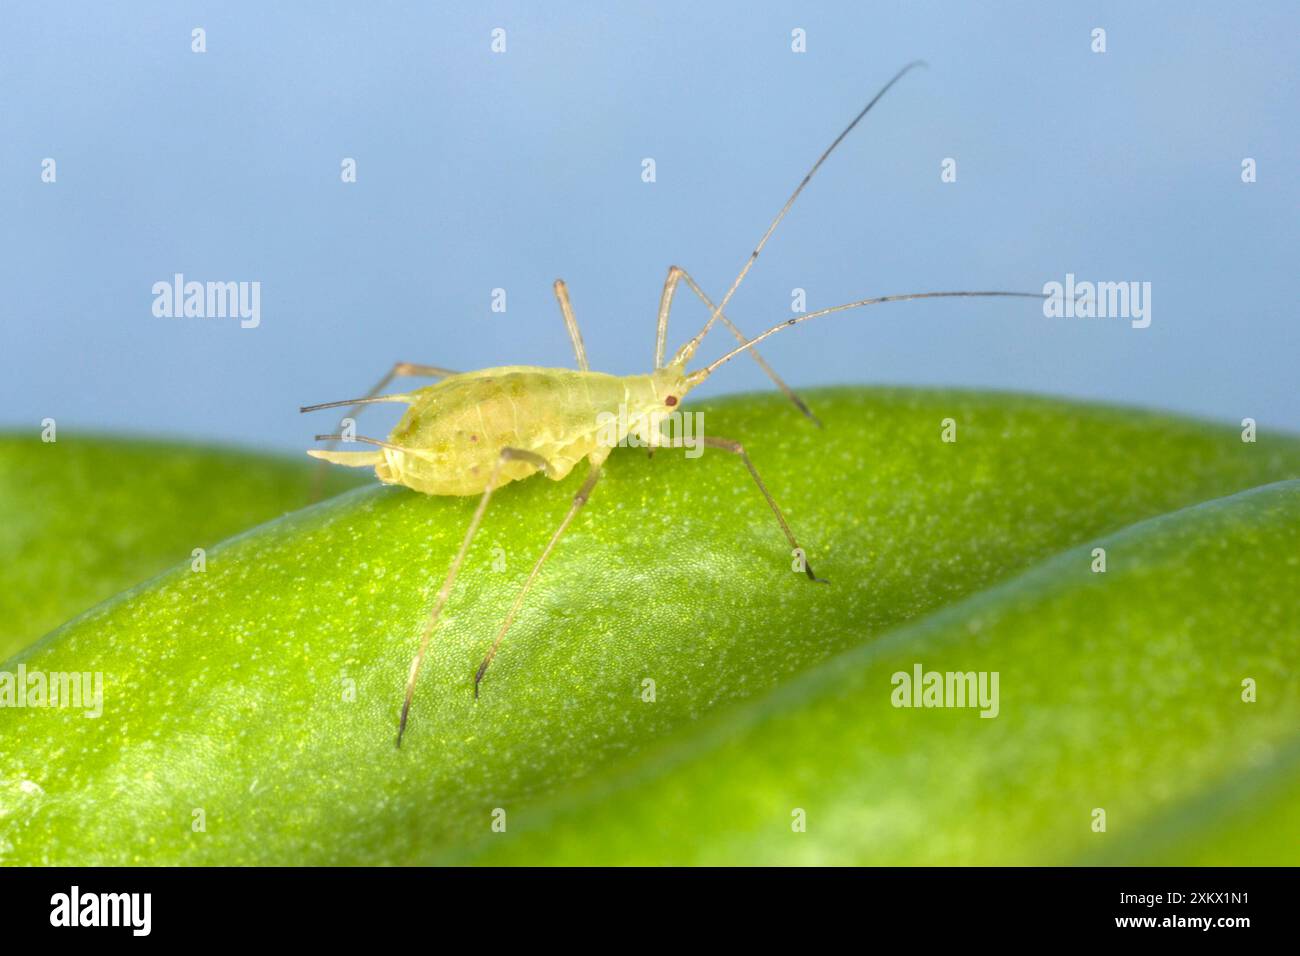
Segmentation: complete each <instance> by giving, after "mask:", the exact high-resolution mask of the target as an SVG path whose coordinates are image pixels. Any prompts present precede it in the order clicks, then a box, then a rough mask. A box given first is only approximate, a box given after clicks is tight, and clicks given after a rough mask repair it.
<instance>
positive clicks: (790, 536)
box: [702, 435, 830, 584]
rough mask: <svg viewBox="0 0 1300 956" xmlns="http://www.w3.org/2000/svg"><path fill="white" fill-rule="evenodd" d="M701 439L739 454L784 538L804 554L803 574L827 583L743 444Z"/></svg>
mask: <svg viewBox="0 0 1300 956" xmlns="http://www.w3.org/2000/svg"><path fill="white" fill-rule="evenodd" d="M702 440H703V442H704V444H706V445H708V446H709V447H710V448H720V449H722V450H723V451H729V452H731V453H732V454H733V455H739V456H740V460H741V461H743V462H744V463H745V467H746V468H748V469H749V473H750V474H751V475H753V476H754V483H755V484H756V485H758V490H759V491H761V492H762V493H763V497H764V498H766V499H767V503H768V506H769V507H771V509H772V514H774V515H776V520H777V523H778V524H780V525H781V530H782V531H783V532H784V533H785V537H786V540H787V541H789V542H790V547H791V548H794V549H795V550H796V551H798V552H799V553H800V554H802V555H804V565H803V570H804V574H806V575H808V580H810V581H816V582H817V583H818V584H829V583H830V582H829V581H827V580H825V579H824V578H819V577H817V575H815V574H813V569H812V565H811V564H809V563H808V559H807V552H806V551H804V549H803V548H801V547H800V546H799V542H798V541H796V540H795V538H794V532H793V531H791V530H790V525H789V523H788V522H787V521H786V520H785V515H783V514H782V513H781V508H780V506H778V505H777V503H776V499H775V498H773V497H772V493H771V492H770V491H768V490H767V485H765V484H763V479H762V478H761V477H759V474H758V469H757V468H755V467H754V463H753V462H752V461H750V460H749V455H748V454H746V453H745V446H744V445H742V444H741V443H740V442H738V441H732V440H731V439H730V438H717V437H715V436H713V435H704V436H702Z"/></svg>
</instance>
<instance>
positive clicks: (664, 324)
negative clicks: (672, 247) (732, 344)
mask: <svg viewBox="0 0 1300 956" xmlns="http://www.w3.org/2000/svg"><path fill="white" fill-rule="evenodd" d="M679 279H682V280H685V282H686V284H687V285H688V286H689V287H690V289H691V291H692V292H694V293H695V295H696V297H697V298H698V299H699V300H700V301H701V302H703V303H704V306H705V308H707V309H708V310H709V313H710V318H709V321H708V323H707V324H706V325H705V326H704V331H705V333H707V332H708V330H709V328H710V327H711V326H712V325H713V316H715V315H716V317H717V320H718V321H719V322H721V323H722V324H723V325H725V326H726V327H727V329H728V330H730V332H731V334H732V335H734V336H735V337H736V341H737V342H739V343H741V344H742V345H743V344H744V343H746V342H748V341H749V337H748V336H746V335H745V333H744V332H742V331H740V329H738V328H736V326H735V324H734V323H733V322H732V321H731V320H730V319H729V318H727V317H726V315H724V314H723V313H722V312H719V311H718V310H717V307H716V306H715V305H714V304H713V300H712V299H710V298H709V297H708V296H707V295H705V294H704V290H703V289H701V288H700V286H699V283H697V282H696V281H695V279H694V278H692V276H691V274H690V273H689V272H687V271H686V270H685V269H683V268H682V267H681V266H673V267H672V268H671V269H669V270H668V282H666V283H665V284H664V296H663V298H661V299H660V303H659V308H660V314H659V334H658V337H657V341H656V343H655V349H656V355H655V368H661V367H662V366H663V353H664V346H665V344H666V340H667V338H668V314H667V312H665V311H664V303H665V302H667V303H668V304H669V305H670V306H671V304H672V298H673V297H672V292H671V291H670V290H669V284H670V283H671V284H672V285H676V284H677V281H678V280H679ZM749 354H750V355H751V356H753V358H754V361H755V362H757V363H758V367H759V368H761V369H762V370H763V371H764V372H765V373H766V374H767V377H768V378H770V379H771V380H772V384H773V385H775V386H776V387H777V388H779V389H780V390H781V393H782V394H783V395H785V397H786V398H788V399H790V401H791V402H793V403H794V407H795V408H797V409H799V411H800V412H802V413H803V415H804V416H805V417H806V418H807V419H808V420H809V421H810V422H812V423H813V424H814V425H816V426H817V427H818V428H821V427H822V423H821V419H819V418H818V417H817V416H816V415H814V414H813V412H812V409H811V408H809V407H808V406H807V404H806V403H805V402H804V400H803V399H802V398H800V397H799V396H798V395H797V394H796V393H795V390H794V389H792V388H791V387H790V386H789V385H787V384H786V383H785V382H784V381H783V380H782V379H781V376H780V375H777V374H776V369H774V368H772V366H771V365H768V364H767V360H766V359H764V358H763V356H761V355H759V354H758V349H750V350H749Z"/></svg>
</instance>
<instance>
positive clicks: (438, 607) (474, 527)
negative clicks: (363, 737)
mask: <svg viewBox="0 0 1300 956" xmlns="http://www.w3.org/2000/svg"><path fill="white" fill-rule="evenodd" d="M510 461H527V462H530V463H532V464H534V465H536V466H537V467H538V468H540V469H542V471H543V472H546V471H549V470H550V467H551V466H550V464H549V463H548V462H547V461H546V459H545V458H542V457H541V456H540V455H535V454H533V453H532V452H531V451H524V450H523V449H521V448H503V449H501V454H500V455H498V456H497V462H496V464H495V465H494V466H493V467H492V474H491V475H489V476H488V481H487V487H486V488H484V489H483V496H482V497H481V498H479V502H478V507H477V508H476V509H474V517H473V518H471V519H470V522H469V527H468V528H467V529H466V530H465V538H464V540H462V541H461V543H460V550H459V551H457V552H456V557H455V558H454V559H453V560H452V562H451V567H450V568H449V569H448V571H447V577H446V578H445V579H444V580H443V582H442V587H441V588H439V589H438V596H437V597H436V598H435V599H434V602H433V610H432V611H431V612H430V613H429V619H428V621H427V622H425V625H424V633H423V634H422V635H421V636H420V648H419V650H418V651H416V653H415V657H413V658H412V659H411V670H410V673H409V674H408V675H407V678H406V696H405V698H404V699H403V700H402V717H401V720H400V722H399V723H398V725H397V746H399V747H400V746H402V734H404V733H405V732H406V721H407V718H408V717H409V716H410V713H411V698H412V697H413V696H414V695H415V681H416V678H418V677H419V676H420V665H421V664H423V663H424V655H425V653H426V652H427V651H428V650H429V639H430V638H431V637H432V636H433V629H434V628H435V627H436V626H437V624H438V617H439V615H441V614H442V609H443V607H445V606H446V604H447V598H448V597H450V596H451V589H452V586H453V585H454V584H455V583H456V576H457V575H458V574H459V573H460V568H461V565H462V564H464V563H465V555H466V554H467V553H468V552H469V546H470V543H471V542H472V541H473V540H474V535H475V534H476V533H477V532H478V528H479V525H480V524H482V523H483V514H484V512H486V511H487V506H488V502H489V501H491V500H492V492H493V490H494V489H495V488H496V485H497V481H498V480H499V479H500V477H501V469H502V468H504V467H505V465H506V462H510Z"/></svg>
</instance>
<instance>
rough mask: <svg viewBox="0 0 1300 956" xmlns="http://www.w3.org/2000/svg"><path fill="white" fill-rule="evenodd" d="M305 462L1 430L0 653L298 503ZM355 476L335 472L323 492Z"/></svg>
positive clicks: (349, 483)
mask: <svg viewBox="0 0 1300 956" xmlns="http://www.w3.org/2000/svg"><path fill="white" fill-rule="evenodd" d="M311 469H312V463H311V462H310V461H308V460H307V459H306V457H305V456H304V458H303V459H302V461H301V462H299V461H293V460H289V459H286V458H282V457H278V456H272V455H261V454H255V453H252V452H245V451H235V450H213V449H202V448H197V447H193V446H187V445H181V444H174V443H164V442H155V441H141V440H139V439H123V438H110V437H107V436H91V437H87V436H83V435H76V434H69V433H68V432H67V431H66V430H64V431H63V433H62V434H61V435H60V437H59V440H58V441H57V442H53V443H45V442H42V441H40V439H39V437H38V436H36V435H18V434H12V433H11V434H7V435H0V568H3V569H4V570H3V572H0V575H2V576H0V622H3V623H2V624H0V661H3V660H4V659H5V658H7V657H9V656H10V655H11V654H13V653H15V652H16V651H18V650H19V649H20V648H22V647H25V646H26V645H28V644H30V643H31V642H32V641H34V640H36V638H38V637H40V636H41V635H42V634H45V633H46V632H47V631H49V630H51V629H52V628H55V627H57V626H58V625H60V624H62V623H63V622H64V621H66V620H68V619H69V618H71V617H72V616H73V615H75V614H79V613H81V612H82V611H84V610H86V609H87V608H89V607H92V606H93V605H95V604H97V603H98V602H100V601H102V600H104V599H105V598H108V597H111V596H112V595H114V594H116V593H117V592H118V591H121V590H122V589H124V588H127V587H130V586H131V585H133V584H136V583H138V582H140V581H142V580H144V579H145V578H147V577H150V576H152V575H154V574H157V573H158V572H159V571H162V570H163V569H164V568H167V567H169V566H171V565H174V564H178V563H180V562H182V561H184V562H188V561H189V560H190V554H191V552H192V551H193V549H194V548H198V547H202V548H205V549H206V548H210V547H212V546H213V545H215V544H217V543H218V542H220V541H222V540H223V539H225V538H228V537H230V536H231V535H233V534H236V533H238V532H240V531H243V530H244V529H246V528H251V527H252V526H253V525H256V524H261V523H262V522H263V521H268V520H270V519H271V518H275V517H278V516H279V515H282V514H284V513H285V512H286V511H290V510H292V509H294V508H301V507H303V506H304V505H306V504H307V503H308V497H309V495H308V493H309V491H310V485H311V480H312V479H311ZM357 483H358V482H357V481H356V476H355V475H352V474H348V473H345V472H342V471H337V472H335V473H333V474H331V475H330V477H329V480H328V484H326V485H325V486H324V490H325V493H327V494H334V493H337V492H339V491H341V490H343V489H345V488H349V487H354V486H355V485H356V484H357Z"/></svg>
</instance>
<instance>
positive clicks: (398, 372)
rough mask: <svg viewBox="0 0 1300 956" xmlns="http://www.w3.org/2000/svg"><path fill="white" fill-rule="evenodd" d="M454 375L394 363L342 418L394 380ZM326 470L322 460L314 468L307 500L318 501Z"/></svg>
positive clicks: (352, 415) (353, 414)
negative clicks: (309, 496)
mask: <svg viewBox="0 0 1300 956" xmlns="http://www.w3.org/2000/svg"><path fill="white" fill-rule="evenodd" d="M455 374H456V373H455V372H453V371H451V369H446V368H439V367H438V366H436V365H419V364H417V363H415V362H394V363H393V367H392V368H391V369H389V370H388V374H387V375H385V376H384V377H383V378H381V379H380V380H379V381H378V382H376V383H375V387H374V388H372V389H371V390H370V391H368V392H366V394H365V395H363V396H362V397H361V398H359V399H357V401H356V402H355V403H353V405H352V407H351V408H350V409H348V411H347V414H345V415H344V416H343V417H344V418H356V417H357V415H359V414H361V409H362V408H363V407H364V406H366V405H368V404H371V400H372V399H374V397H375V396H376V395H378V394H379V393H380V392H382V391H383V390H384V389H385V388H387V387H388V383H389V382H391V381H392V380H393V379H395V378H399V377H407V376H410V377H413V378H426V377H427V378H446V377H447V376H448V375H455ZM318 407H320V406H311V408H310V409H303V411H308V410H313V409H315V408H318ZM333 449H334V445H333V444H330V445H328V446H326V451H332V450H333ZM328 468H329V463H328V462H327V461H326V460H325V459H324V458H322V459H321V463H320V464H319V465H317V466H316V474H314V475H312V482H311V498H310V499H309V500H311V501H319V500H320V496H321V492H322V491H323V490H324V487H325V472H326V471H327V470H328Z"/></svg>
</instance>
